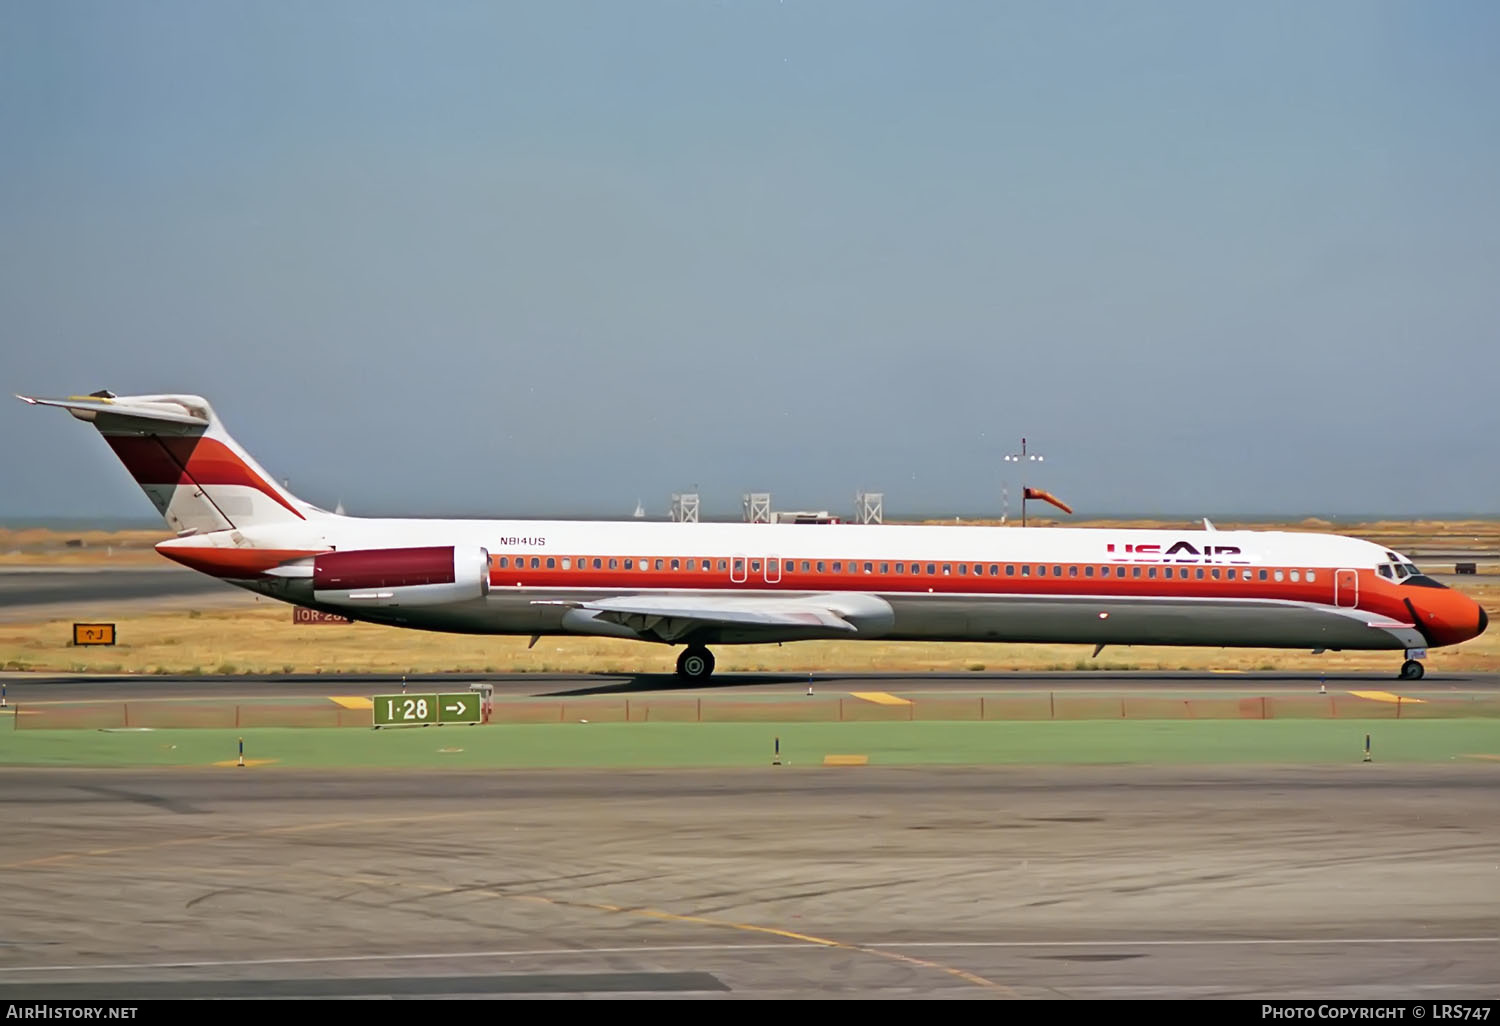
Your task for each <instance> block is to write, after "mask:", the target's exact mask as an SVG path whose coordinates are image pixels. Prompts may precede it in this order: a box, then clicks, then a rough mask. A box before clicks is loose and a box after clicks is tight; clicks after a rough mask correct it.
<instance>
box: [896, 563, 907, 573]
mask: <svg viewBox="0 0 1500 1026" xmlns="http://www.w3.org/2000/svg"><path fill="white" fill-rule="evenodd" d="M896 573H898V574H904V573H906V564H905V563H897V564H896Z"/></svg>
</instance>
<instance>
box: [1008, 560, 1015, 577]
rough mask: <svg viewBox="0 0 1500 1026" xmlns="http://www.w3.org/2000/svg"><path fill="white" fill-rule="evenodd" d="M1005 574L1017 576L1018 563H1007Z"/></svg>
mask: <svg viewBox="0 0 1500 1026" xmlns="http://www.w3.org/2000/svg"><path fill="white" fill-rule="evenodd" d="M1005 576H1006V577H1014V576H1016V564H1014V563H1006V564H1005Z"/></svg>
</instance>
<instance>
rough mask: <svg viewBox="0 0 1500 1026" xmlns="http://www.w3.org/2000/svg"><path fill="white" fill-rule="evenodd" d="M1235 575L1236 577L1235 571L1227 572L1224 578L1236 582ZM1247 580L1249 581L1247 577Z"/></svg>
mask: <svg viewBox="0 0 1500 1026" xmlns="http://www.w3.org/2000/svg"><path fill="white" fill-rule="evenodd" d="M1234 575H1235V571H1234V570H1229V571H1226V572H1225V574H1224V576H1225V577H1228V578H1229V579H1230V580H1231V581H1232V580H1234ZM1246 580H1249V578H1248V577H1247V578H1246Z"/></svg>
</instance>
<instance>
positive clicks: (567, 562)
mask: <svg viewBox="0 0 1500 1026" xmlns="http://www.w3.org/2000/svg"><path fill="white" fill-rule="evenodd" d="M580 565H582V564H580ZM562 568H563V569H564V570H571V569H573V562H572V560H570V559H568V557H567V556H564V557H563V561H562Z"/></svg>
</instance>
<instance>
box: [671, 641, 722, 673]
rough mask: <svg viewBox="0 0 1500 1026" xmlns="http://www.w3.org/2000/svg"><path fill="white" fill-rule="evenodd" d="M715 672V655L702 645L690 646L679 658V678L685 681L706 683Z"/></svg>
mask: <svg viewBox="0 0 1500 1026" xmlns="http://www.w3.org/2000/svg"><path fill="white" fill-rule="evenodd" d="M713 672H714V654H713V653H712V652H710V651H709V650H708V649H706V648H704V647H703V646H702V645H689V646H688V647H687V648H685V649H683V650H682V654H681V655H679V656H678V657H677V676H679V677H681V678H682V679H683V680H691V681H705V680H708V678H709V677H711V676H713Z"/></svg>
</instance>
